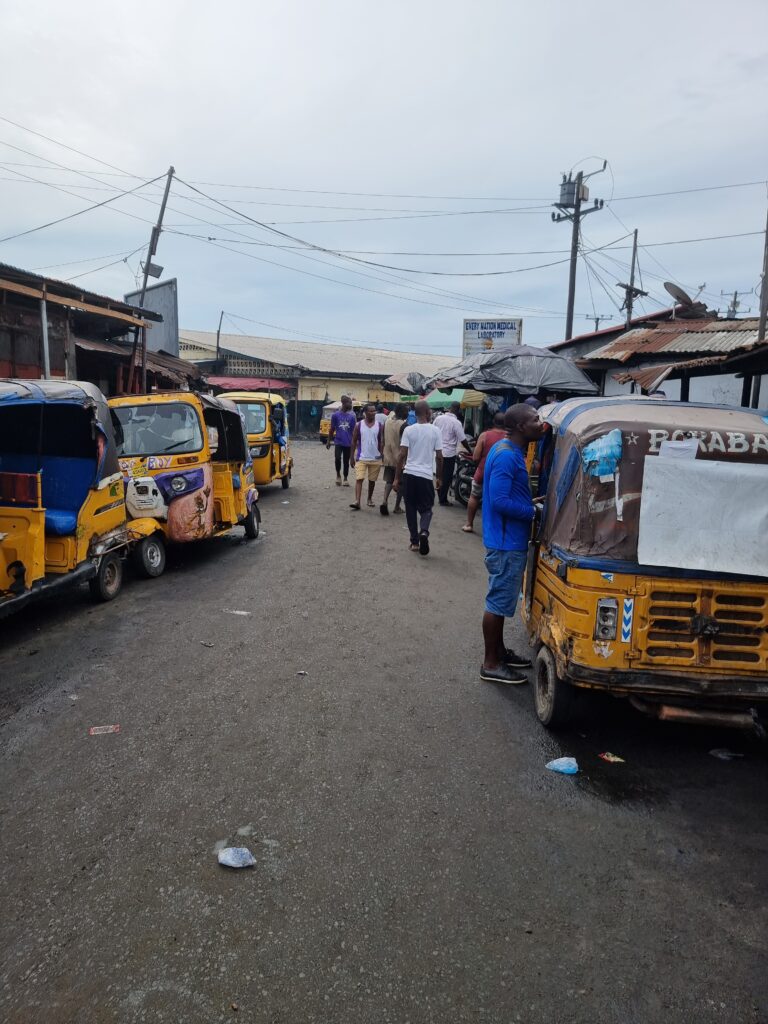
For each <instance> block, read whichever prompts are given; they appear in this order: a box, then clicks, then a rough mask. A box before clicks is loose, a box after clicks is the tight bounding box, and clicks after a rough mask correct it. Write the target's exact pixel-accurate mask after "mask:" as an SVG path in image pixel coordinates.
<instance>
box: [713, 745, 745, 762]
mask: <svg viewBox="0 0 768 1024" xmlns="http://www.w3.org/2000/svg"><path fill="white" fill-rule="evenodd" d="M710 754H711V755H712V757H716V758H717V759H718V760H719V761H733V760H734V758H737V757H744V755H743V754H739V753H738V751H736V750H726V748H725V747H715V749H714V750H710Z"/></svg>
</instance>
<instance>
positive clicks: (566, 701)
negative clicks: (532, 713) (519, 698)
mask: <svg viewBox="0 0 768 1024" xmlns="http://www.w3.org/2000/svg"><path fill="white" fill-rule="evenodd" d="M573 697H574V693H573V687H572V686H571V685H570V683H566V682H564V681H563V680H562V679H560V678H559V677H558V674H557V667H556V665H555V659H554V657H553V656H552V652H551V651H550V650H549V648H548V647H542V648H541V650H540V651H539V653H538V654H537V655H536V662H535V665H534V680H533V703H534V706H535V708H536V717H537V718H538V719H539V721H540V722H541V724H542V725H544V726H546V727H547V729H562V728H563V727H564V726H566V725H567V724H568V723H569V722H570V720H571V717H572V716H571V707H572V704H573Z"/></svg>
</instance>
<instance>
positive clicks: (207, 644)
mask: <svg viewBox="0 0 768 1024" xmlns="http://www.w3.org/2000/svg"><path fill="white" fill-rule="evenodd" d="M200 644H201V646H202V647H215V646H216V644H212V643H211V641H210V640H201V641H200Z"/></svg>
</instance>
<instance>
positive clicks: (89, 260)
mask: <svg viewBox="0 0 768 1024" xmlns="http://www.w3.org/2000/svg"><path fill="white" fill-rule="evenodd" d="M134 251H136V250H134ZM132 255H133V253H132V252H131V251H130V250H129V249H124V250H123V252H107V253H104V255H103V256H88V257H86V258H85V259H81V260H68V261H67V262H66V263H47V264H46V265H45V266H44V267H32V272H33V273H36V272H37V271H38V270H58V268H59V267H74V266H76V265H77V264H79V263H96V262H97V260H110V259H113V258H114V257H116V256H128V257H130V256H132Z"/></svg>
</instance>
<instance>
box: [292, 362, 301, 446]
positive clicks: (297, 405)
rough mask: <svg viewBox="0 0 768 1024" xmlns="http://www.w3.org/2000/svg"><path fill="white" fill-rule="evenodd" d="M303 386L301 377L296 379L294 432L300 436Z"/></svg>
mask: <svg viewBox="0 0 768 1024" xmlns="http://www.w3.org/2000/svg"><path fill="white" fill-rule="evenodd" d="M300 386H301V377H298V376H297V377H296V407H295V408H294V410H293V432H294V434H298V432H299V387H300Z"/></svg>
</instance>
